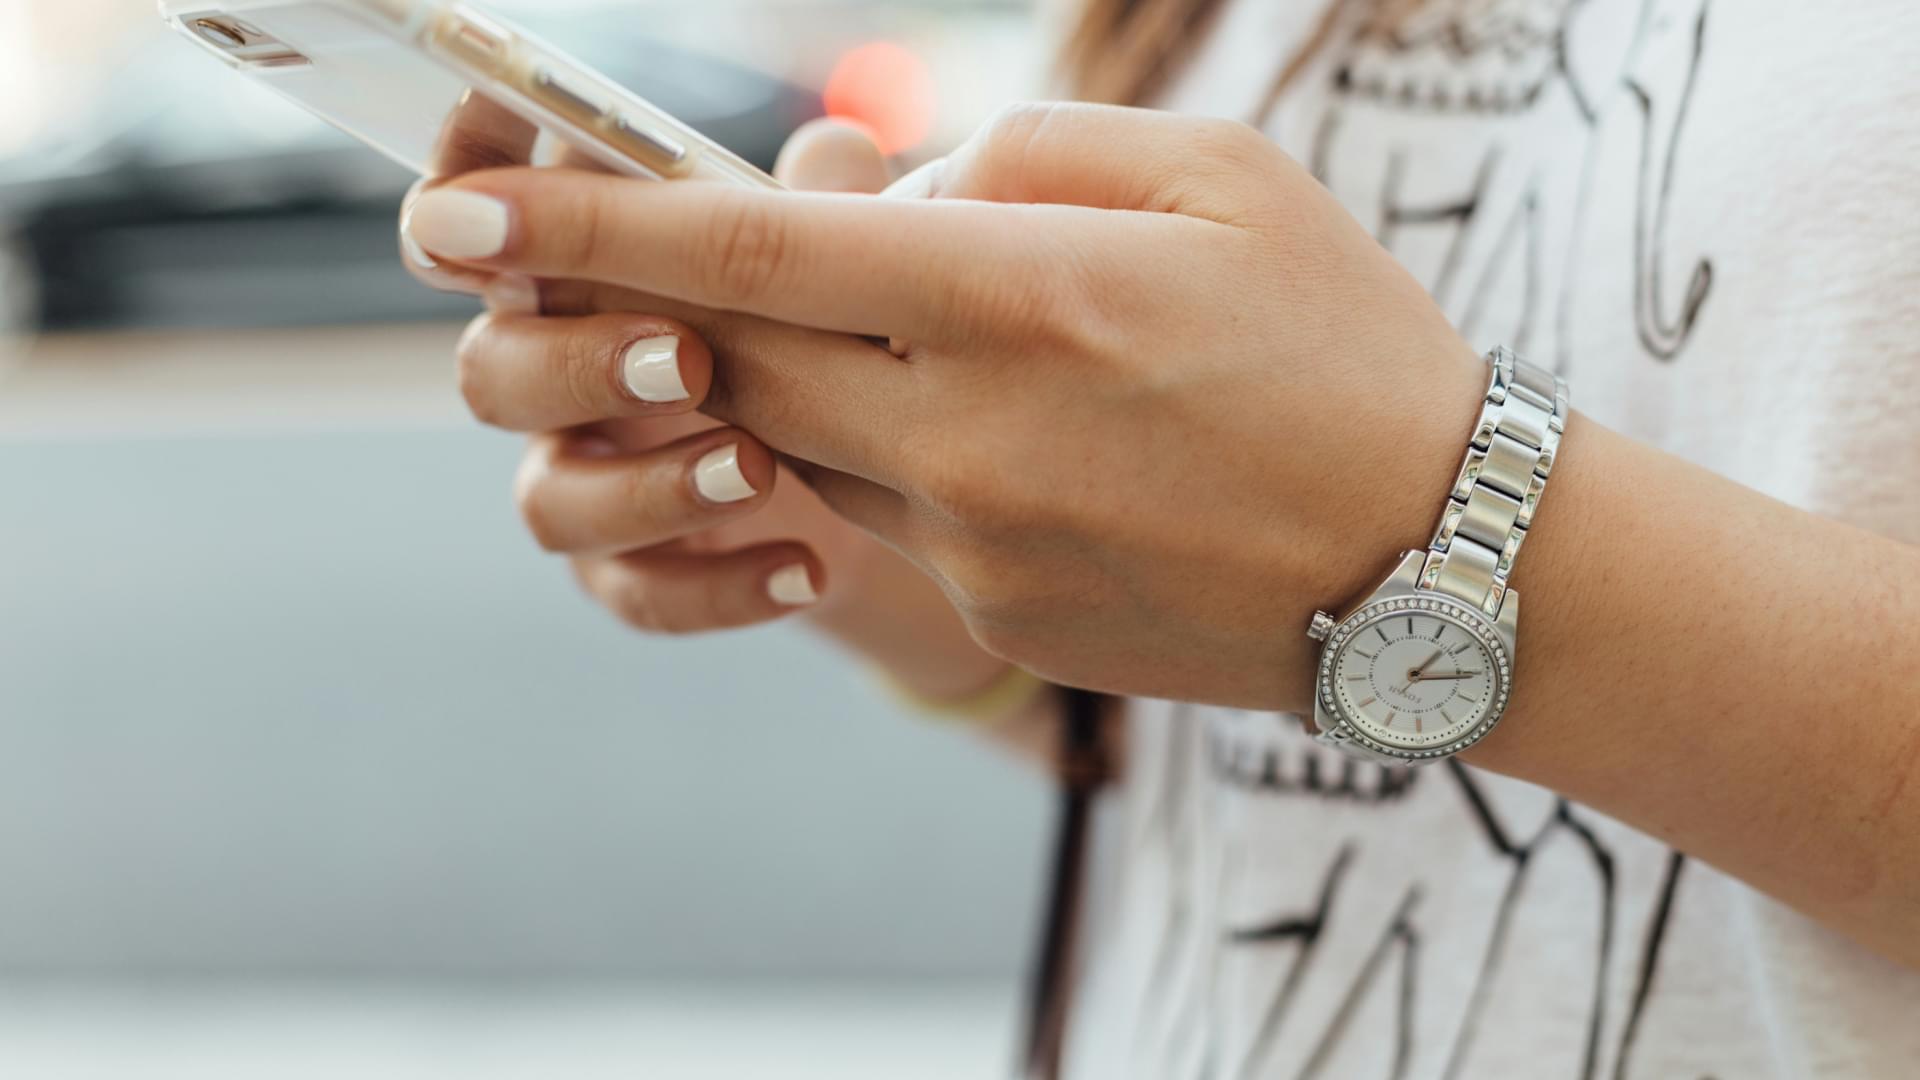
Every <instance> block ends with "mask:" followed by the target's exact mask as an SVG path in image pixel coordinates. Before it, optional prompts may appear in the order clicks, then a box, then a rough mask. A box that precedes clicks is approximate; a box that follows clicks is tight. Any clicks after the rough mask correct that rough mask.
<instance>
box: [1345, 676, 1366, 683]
mask: <svg viewBox="0 0 1920 1080" xmlns="http://www.w3.org/2000/svg"><path fill="white" fill-rule="evenodd" d="M1347 681H1348V682H1366V681H1367V677H1366V676H1365V675H1349V676H1347Z"/></svg>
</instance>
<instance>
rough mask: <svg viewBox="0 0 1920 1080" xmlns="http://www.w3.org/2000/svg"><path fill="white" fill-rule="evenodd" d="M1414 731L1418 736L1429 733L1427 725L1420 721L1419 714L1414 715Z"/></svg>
mask: <svg viewBox="0 0 1920 1080" xmlns="http://www.w3.org/2000/svg"><path fill="white" fill-rule="evenodd" d="M1413 730H1414V732H1415V733H1416V734H1420V735H1424V734H1426V732H1427V727H1426V725H1425V724H1423V723H1421V721H1420V714H1419V713H1414V714H1413Z"/></svg>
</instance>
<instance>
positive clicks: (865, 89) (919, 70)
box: [821, 41, 935, 154]
mask: <svg viewBox="0 0 1920 1080" xmlns="http://www.w3.org/2000/svg"><path fill="white" fill-rule="evenodd" d="M934 99H935V95H934V89H933V72H932V70H930V69H929V68H928V67H927V62H926V61H924V60H922V59H920V57H918V56H916V55H914V53H913V52H912V51H911V50H909V49H907V48H905V47H903V46H900V45H895V44H893V43H892V42H888V41H875V42H871V43H869V44H866V45H862V46H860V47H859V48H857V49H854V50H852V51H850V52H848V53H847V54H846V55H845V56H842V57H841V58H840V60H839V62H838V63H836V64H834V66H833V74H832V75H830V76H828V77H827V87H826V90H825V91H824V92H823V93H822V94H821V101H822V103H823V104H824V105H825V106H826V110H827V115H828V116H834V117H839V118H841V119H844V120H852V121H855V122H856V123H859V124H862V125H865V126H866V128H867V129H868V130H869V131H871V132H873V135H874V138H875V139H876V140H877V141H878V142H879V144H880V149H881V150H883V151H885V152H886V153H889V154H898V153H900V152H901V151H903V150H911V149H913V148H914V147H915V146H918V145H920V143H921V142H922V141H923V140H924V139H926V137H927V135H928V133H929V132H931V131H932V130H933V118H934V111H935V100H934Z"/></svg>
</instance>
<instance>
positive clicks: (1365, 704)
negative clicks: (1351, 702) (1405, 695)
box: [1360, 697, 1380, 709]
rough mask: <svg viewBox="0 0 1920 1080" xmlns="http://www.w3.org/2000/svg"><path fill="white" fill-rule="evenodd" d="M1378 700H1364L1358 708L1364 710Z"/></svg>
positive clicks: (1375, 698) (1373, 698)
mask: <svg viewBox="0 0 1920 1080" xmlns="http://www.w3.org/2000/svg"><path fill="white" fill-rule="evenodd" d="M1379 700H1380V699H1379V698H1377V697H1370V698H1368V699H1367V700H1365V701H1363V702H1361V703H1360V707H1361V708H1363V709H1364V708H1366V707H1367V706H1369V705H1371V704H1373V703H1374V702H1376V701H1379Z"/></svg>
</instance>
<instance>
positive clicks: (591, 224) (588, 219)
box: [552, 187, 617, 272]
mask: <svg viewBox="0 0 1920 1080" xmlns="http://www.w3.org/2000/svg"><path fill="white" fill-rule="evenodd" d="M613 197H614V196H613V195H612V194H611V193H610V192H609V191H607V190H606V189H605V188H601V187H595V188H592V189H590V190H589V191H588V193H586V194H584V195H583V196H582V197H580V198H575V199H568V200H566V201H565V203H564V204H562V205H565V206H566V207H568V209H567V210H566V211H565V214H566V216H565V218H564V219H563V221H564V224H563V226H562V228H561V229H560V230H558V234H557V235H558V236H560V237H564V239H562V240H560V241H559V242H560V243H561V244H562V245H563V249H562V250H560V251H556V252H553V253H552V256H553V257H555V258H558V259H561V260H564V261H565V262H567V263H568V264H570V265H574V266H579V267H581V268H583V269H585V270H587V271H589V272H591V271H595V270H599V269H603V268H602V267H601V261H602V260H603V259H608V258H614V257H617V256H616V253H614V252H612V251H610V250H609V245H608V244H607V242H606V241H607V237H606V228H607V226H609V225H610V224H611V223H612V222H613V221H614V220H615V219H614V212H613V208H612V207H611V206H609V205H608V201H609V200H610V199H612V198H613ZM554 201H555V202H558V200H554Z"/></svg>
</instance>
